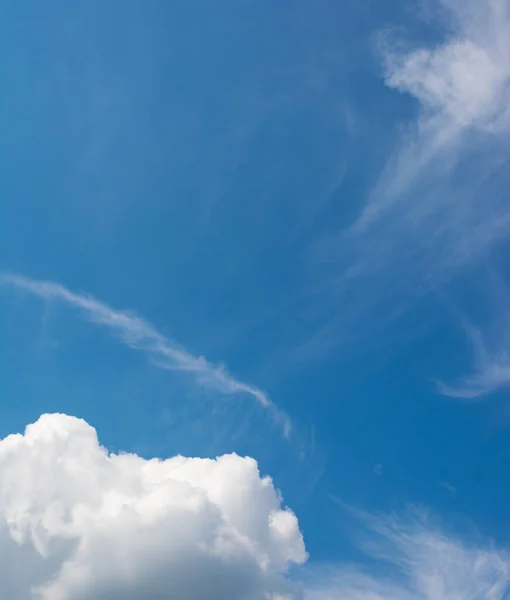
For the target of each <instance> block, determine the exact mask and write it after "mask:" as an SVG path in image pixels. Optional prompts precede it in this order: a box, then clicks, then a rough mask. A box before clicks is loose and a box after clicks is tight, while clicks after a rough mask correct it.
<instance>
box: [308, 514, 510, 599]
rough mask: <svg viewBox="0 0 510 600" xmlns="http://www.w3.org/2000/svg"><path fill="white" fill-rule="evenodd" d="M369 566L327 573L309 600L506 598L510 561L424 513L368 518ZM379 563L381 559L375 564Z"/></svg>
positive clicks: (509, 586)
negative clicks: (447, 529) (443, 528)
mask: <svg viewBox="0 0 510 600" xmlns="http://www.w3.org/2000/svg"><path fill="white" fill-rule="evenodd" d="M362 519H363V522H364V524H365V525H366V526H367V531H366V532H365V534H366V537H365V540H364V549H365V551H366V553H367V555H368V557H369V558H370V559H372V560H371V561H369V562H368V564H367V565H366V566H365V568H362V567H357V566H349V567H345V566H344V567H333V568H330V569H324V570H321V571H320V573H318V577H317V580H316V581H315V583H313V584H312V585H311V588H310V592H309V594H308V596H307V600H504V599H505V598H508V593H509V592H510V557H509V555H508V553H506V552H503V551H501V550H497V549H496V548H494V547H491V546H490V545H487V546H481V545H471V544H468V543H467V542H465V541H464V540H462V539H458V538H455V537H454V536H450V535H448V534H446V533H445V532H444V531H441V530H440V529H439V528H437V527H436V526H434V524H432V523H431V522H430V519H429V518H428V517H427V515H426V514H425V513H423V512H416V511H415V512H414V513H412V512H411V514H405V515H403V516H402V515H401V516H400V517H397V516H392V517H377V516H373V515H371V516H370V515H362ZM374 559H375V561H374Z"/></svg>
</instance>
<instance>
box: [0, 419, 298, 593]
mask: <svg viewBox="0 0 510 600" xmlns="http://www.w3.org/2000/svg"><path fill="white" fill-rule="evenodd" d="M0 481H1V485H0V556H1V559H0V597H2V598H9V599H10V600H36V599H37V600H68V599H69V600H70V599H72V600H117V599H119V600H120V599H123V600H139V599H140V598H144V600H166V599H168V600H170V599H171V598H178V599H179V600H214V599H217V600H242V599H245V600H275V599H277V598H289V599H293V598H297V597H298V591H297V590H296V589H295V588H294V587H293V585H292V584H291V583H290V581H289V580H288V578H287V576H286V574H287V571H288V568H289V565H290V564H292V563H298V564H300V563H303V562H304V561H305V560H306V558H307V555H306V552H305V548H304V543H303V538H302V535H301V533H300V530H299V526H298V521H297V518H296V517H295V515H294V514H293V513H292V512H291V511H290V510H288V509H286V508H284V507H282V499H281V497H280V495H279V493H278V491H277V490H276V489H275V488H274V486H273V483H272V480H271V479H270V478H269V477H261V475H260V473H259V471H258V467H257V463H256V461H255V460H253V459H251V458H242V457H240V456H237V455H235V454H231V455H225V456H221V457H218V458H216V459H214V460H212V459H200V458H185V457H183V456H175V457H172V458H169V459H166V460H160V459H151V460H146V459H144V458H141V457H140V456H137V455H134V454H110V453H108V452H107V450H106V449H105V448H103V447H102V446H101V445H100V444H99V442H98V439H97V435H96V432H95V430H94V429H93V428H92V427H91V426H90V425H88V424H87V423H86V422H85V421H83V420H81V419H78V418H75V417H71V416H66V415H62V414H52V415H50V414H47V415H43V416H42V417H40V419H39V420H38V421H37V422H36V423H34V424H32V425H29V426H28V427H27V428H26V431H25V433H24V434H15V435H9V436H8V437H6V438H5V439H3V440H0Z"/></svg>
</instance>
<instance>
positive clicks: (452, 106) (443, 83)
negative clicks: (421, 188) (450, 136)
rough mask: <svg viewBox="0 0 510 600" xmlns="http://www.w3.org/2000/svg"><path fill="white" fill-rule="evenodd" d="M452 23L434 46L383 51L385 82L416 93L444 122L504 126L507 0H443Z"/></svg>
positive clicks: (509, 75) (508, 80) (509, 66)
mask: <svg viewBox="0 0 510 600" xmlns="http://www.w3.org/2000/svg"><path fill="white" fill-rule="evenodd" d="M441 4H442V5H443V7H444V8H445V9H446V10H447V11H448V13H449V16H450V18H451V26H452V28H453V33H452V35H450V36H448V38H447V40H446V41H445V42H444V43H443V44H440V45H438V46H436V47H433V48H419V49H416V50H411V51H408V52H395V51H390V52H389V53H388V54H387V55H386V67H387V73H386V75H387V76H386V82H387V84H388V85H389V86H391V87H394V88H396V89H398V90H401V91H403V92H408V93H410V94H412V95H413V96H415V97H416V98H417V99H418V100H419V101H420V103H421V106H422V110H423V117H424V118H427V119H432V118H433V117H441V118H443V119H444V121H443V123H442V124H443V125H449V126H454V127H458V128H463V127H467V126H475V127H480V128H484V129H489V130H499V129H503V128H506V127H508V125H509V123H508V116H509V113H508V97H509V94H510V88H509V84H510V37H509V35H508V34H509V32H510V11H509V8H510V7H509V3H508V0H442V2H441Z"/></svg>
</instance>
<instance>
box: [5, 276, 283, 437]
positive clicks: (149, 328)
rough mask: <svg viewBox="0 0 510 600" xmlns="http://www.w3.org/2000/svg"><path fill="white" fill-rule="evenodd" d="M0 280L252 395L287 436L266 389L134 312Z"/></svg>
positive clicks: (41, 285)
mask: <svg viewBox="0 0 510 600" xmlns="http://www.w3.org/2000/svg"><path fill="white" fill-rule="evenodd" d="M0 283H1V284H3V285H10V286H14V287H16V288H20V289H23V290H25V291H27V292H30V293H31V294H35V295H36V296H39V297H40V298H42V299H44V300H58V301H60V302H64V303H66V304H68V305H70V306H72V307H74V308H76V309H78V310H79V311H80V312H81V313H83V314H84V315H85V316H86V318H87V319H88V320H89V321H91V322H93V323H96V324H98V325H102V326H104V327H106V328H107V329H109V330H110V331H112V332H113V333H114V334H116V336H118V338H119V339H120V340H121V341H122V342H123V343H124V344H125V345H126V346H128V347H129V348H132V349H134V350H139V351H141V352H143V353H145V354H146V355H147V356H148V357H149V358H150V359H151V360H152V361H153V362H154V363H155V364H156V365H157V366H158V367H160V368H163V369H168V370H178V371H185V372H187V373H190V374H192V375H193V376H194V377H195V379H196V381H197V382H198V383H199V384H200V385H202V386H204V387H206V388H209V389H215V390H218V391H219V392H222V393H224V394H246V395H249V396H251V397H252V398H254V399H255V400H256V401H257V403H258V404H260V405H261V406H262V407H264V408H265V409H266V410H267V411H269V412H270V413H271V416H272V417H273V419H274V420H275V422H277V423H278V425H279V426H281V427H282V428H283V431H284V434H285V436H286V437H288V436H289V435H290V432H291V429H292V425H291V421H290V418H289V417H288V416H287V415H286V414H285V413H284V412H283V411H281V410H279V409H278V408H277V407H276V406H275V405H274V403H273V402H272V401H271V399H270V398H269V397H268V395H267V394H266V393H265V392H263V391H262V390H260V389H259V388H257V387H256V386H253V385H250V384H248V383H245V382H243V381H240V380H238V379H236V378H235V377H233V376H232V375H230V374H229V373H228V371H227V370H226V369H225V368H224V367H223V366H217V365H214V364H211V363H210V362H208V361H207V360H206V359H205V358H204V357H203V356H198V357H197V356H194V355H193V354H191V353H189V352H187V351H186V350H184V349H183V348H181V347H180V346H179V345H178V344H176V343H174V342H172V341H170V340H169V339H168V338H166V337H165V336H164V335H162V334H161V333H160V332H159V331H157V330H156V329H155V328H154V326H153V325H151V324H150V323H149V322H148V321H145V320H144V319H142V318H141V317H139V316H137V315H136V314H134V313H131V312H126V311H119V310H115V309H113V308H112V307H110V306H108V305H107V304H105V303H104V302H101V301H99V300H97V299H96V298H93V297H92V296H88V295H83V294H77V293H75V292H72V291H71V290H69V289H67V288H66V287H65V286H63V285H61V284H59V283H54V282H51V281H39V280H34V279H30V278H28V277H23V276H21V275H16V274H3V275H1V277H0Z"/></svg>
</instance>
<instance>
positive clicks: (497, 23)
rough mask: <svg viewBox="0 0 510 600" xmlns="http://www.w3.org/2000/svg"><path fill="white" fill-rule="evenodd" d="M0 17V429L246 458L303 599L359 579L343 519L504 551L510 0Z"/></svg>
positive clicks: (61, 6) (22, 12)
mask: <svg viewBox="0 0 510 600" xmlns="http://www.w3.org/2000/svg"><path fill="white" fill-rule="evenodd" d="M0 14H1V23H2V24H1V31H0V39H1V45H2V51H1V57H2V58H1V64H2V67H1V73H2V88H1V89H2V94H1V137H0V139H1V156H0V168H1V173H0V175H1V180H0V185H1V241H0V269H1V271H2V285H1V286H0V307H1V313H2V325H1V333H2V346H1V361H2V369H1V372H0V386H1V398H2V399H1V413H0V414H1V419H0V438H3V437H5V436H7V435H8V434H10V433H14V432H22V431H23V430H24V427H25V426H26V425H27V424H29V423H32V422H34V421H36V420H37V419H38V417H39V416H40V415H41V414H43V413H57V412H60V413H66V414H69V415H73V416H77V417H81V418H83V419H85V420H86V421H87V422H88V423H90V424H91V425H92V426H93V427H95V428H96V430H97V432H98V435H99V439H100V441H101V443H102V444H103V445H104V446H106V447H107V448H108V449H110V450H112V451H115V452H117V451H121V450H122V451H125V452H135V453H137V454H139V455H141V456H143V457H145V458H150V457H153V456H159V457H163V458H164V457H169V456H174V455H176V454H183V455H185V456H202V457H215V456H218V455H222V454H224V453H230V452H236V453H238V454H240V455H242V456H244V455H249V456H252V457H254V458H255V459H256V460H257V461H258V463H259V467H260V470H261V473H262V474H270V475H271V476H272V477H273V480H274V483H275V486H276V487H277V488H278V489H279V490H281V492H282V494H283V497H284V500H285V504H286V505H288V506H289V507H291V508H292V510H293V511H294V512H295V513H296V515H297V518H298V520H299V525H300V528H301V531H302V532H303V536H304V540H305V544H306V548H307V551H308V553H309V556H310V557H309V559H308V562H307V566H306V567H300V568H298V569H297V570H296V572H294V571H293V572H292V574H291V577H292V578H294V579H296V580H300V581H301V580H308V578H312V579H313V580H314V582H315V583H313V584H310V585H311V586H312V587H313V589H314V590H315V591H314V592H313V593H314V594H317V595H318V596H317V597H320V598H335V600H336V598H337V597H338V598H340V597H341V596H335V595H334V594H335V593H336V594H340V593H341V592H340V591H338V589H339V590H341V589H343V588H342V585H347V584H345V583H338V584H337V583H335V581H336V580H335V577H330V576H329V575H328V576H324V578H328V581H327V583H325V582H324V581H321V577H322V575H320V574H318V573H319V571H320V569H321V568H322V567H323V566H324V565H328V569H329V568H331V566H332V565H333V567H334V569H335V572H336V570H340V571H342V569H343V568H344V565H346V564H347V563H351V562H352V561H354V562H355V563H356V564H358V563H359V564H367V559H366V557H365V556H364V555H363V553H362V552H360V550H359V548H358V546H357V544H356V543H355V541H353V538H355V539H356V534H355V533H354V534H353V533H352V531H351V529H352V528H353V527H354V529H355V528H356V526H354V525H353V516H352V514H351V511H352V510H355V511H362V514H363V515H365V517H363V518H362V520H364V521H366V519H368V517H366V515H373V514H383V515H388V514H406V515H408V514H409V512H408V511H409V510H411V509H410V508H409V507H410V506H414V507H417V506H419V507H421V508H420V509H419V510H420V511H427V514H431V515H434V517H433V518H434V519H438V520H439V521H440V522H441V526H440V529H441V531H447V532H448V534H445V535H448V536H450V535H451V536H453V538H454V539H455V540H458V539H461V540H462V542H458V543H459V544H461V545H462V544H465V545H467V546H469V547H472V545H474V546H476V548H479V547H480V548H482V547H483V548H486V547H487V548H488V547H491V548H492V547H495V548H498V549H499V550H498V551H501V552H502V553H504V552H505V548H506V547H510V511H509V508H508V507H509V506H510V485H509V474H508V466H509V464H510V437H509V426H510V409H509V405H508V393H509V388H510V385H508V384H509V383H510V316H509V314H510V313H509V306H510V304H509V300H510V288H509V287H508V285H509V284H508V277H509V276H510V262H509V260H508V256H509V254H508V248H509V244H508V240H509V239H510V238H509V237H508V234H509V233H510V205H509V203H508V190H509V189H510V185H509V184H510V169H509V164H508V162H509V159H510V151H509V147H510V146H509V145H508V142H509V133H510V112H509V110H508V106H509V105H510V92H509V90H510V42H509V40H510V12H509V5H508V2H507V1H506V0H463V2H461V1H460V0H441V1H438V2H435V1H432V0H431V1H430V2H425V0H423V2H411V3H410V2H406V1H404V0H391V2H380V1H376V0H364V1H362V2H359V1H356V2H354V1H351V0H347V1H345V2H341V3H340V2H333V1H329V0H296V1H295V2H283V1H280V2H275V1H274V0H273V1H271V2H270V1H268V0H258V1H256V2H255V1H251V0H218V1H216V2H211V1H206V0H194V1H184V0H175V1H169V0H166V1H163V0H162V1H160V0H153V1H151V2H141V1H131V0H123V1H122V2H121V1H117V0H111V1H108V2H105V1H104V0H103V1H99V0H91V1H88V2H82V3H75V2H63V1H57V0H48V1H46V2H34V1H26V2H5V3H3V6H2V8H1V12H0ZM87 298H89V304H87V303H86V302H87V300H86V299H87ZM90 298H92V299H90ZM119 311H129V315H128V316H127V317H124V318H125V322H123V323H121V324H120V325H119V324H118V323H117V322H116V321H115V319H116V318H117V317H119ZM137 319H141V320H143V322H142V321H139V320H137ZM114 321H115V322H114ZM133 327H135V328H136V327H138V328H142V329H143V328H145V329H143V331H142V332H141V333H140V330H139V329H137V331H135V333H133ZM133 336H134V337H133ZM353 507H355V508H353ZM412 510H415V509H412ZM405 518H408V517H405ZM409 518H410V519H411V517H409ZM421 518H422V517H420V519H421ZM354 520H356V519H354ZM424 527H425V526H424ZM427 527H428V526H427ZM457 536H460V537H457ZM462 547H463V548H464V546H462ZM480 551H481V550H480ZM459 560H460V559H459ZM501 560H503V559H501ZM505 560H506V559H505ZM360 568H361V567H360ZM300 569H301V570H300ZM303 569H304V570H303ZM383 571H384V568H383ZM509 572H510V571H509ZM310 573H313V576H312V575H310ZM388 576H389V575H388ZM340 577H341V576H340ZM374 577H375V578H377V577H376V576H375V575H374ZM397 579H398V582H397V584H396V585H402V586H404V587H405V586H407V585H410V586H411V587H412V585H411V584H409V583H406V582H404V583H402V581H401V578H399V577H397ZM316 580H318V581H316ZM330 580H332V582H331V581H330ZM371 581H372V580H371ZM374 581H375V580H374ZM374 581H372V583H373V584H374V585H377V583H374ZM306 585H308V583H307V584H306ZM353 585H354V584H353ZM367 585H368V584H367ZM370 585H372V584H370ZM381 585H382V584H381ZM335 586H339V587H338V589H337V588H335ZM324 588H326V589H327V590H328V591H324ZM335 589H337V591H335ZM346 589H347V588H346ZM350 589H351V588H349V590H350ZM381 589H382V588H381ZM381 589H379V591H378V593H379V596H377V598H385V599H386V598H389V597H391V593H390V594H389V595H384V593H387V592H384V591H381ZM452 589H453V588H452ZM483 589H485V588H483ZM498 589H499V588H498ZM317 590H318V591H317ZM332 590H333V591H332ZM416 590H418V591H416ZM310 593H312V592H310ZM344 593H345V594H346V595H345V596H342V597H345V598H348V600H350V598H353V599H358V598H365V597H366V598H368V595H367V596H363V595H358V596H356V595H354V594H355V592H353V591H352V590H351V591H349V592H344ZM360 593H362V592H360ZM363 593H364V592H363ZM367 593H368V592H367ZM399 593H400V592H399ZM405 593H409V594H411V593H416V594H417V595H416V596H411V595H409V596H404V595H402V598H405V599H407V598H428V599H436V598H437V599H439V598H447V597H448V598H450V597H451V598H468V596H467V595H458V596H453V595H452V596H448V595H447V593H446V592H445V591H443V595H441V592H437V590H436V591H435V592H434V591H433V592H430V591H428V592H424V591H423V590H422V589H421V588H419V586H418V587H417V588H416V589H414V588H413V590H411V591H409V590H407V591H406V592H405ZM420 593H421V594H422V595H419V594H420ZM427 593H428V594H429V595H426V594H427ZM505 593H506V592H505V591H502V592H501V593H500V595H494V596H489V595H486V594H488V592H487V593H486V592H479V593H478V595H476V596H473V598H475V597H476V598H486V597H487V598H504V597H506V596H505V595H504V594H505ZM325 594H326V595H325ZM327 594H329V595H327ZM348 594H351V595H350V596H349V595H348ZM434 594H435V595H434ZM197 597H198V596H197ZM254 597H255V596H254ZM374 597H375V596H374ZM394 597H397V595H396V592H395V593H394ZM398 597H399V598H400V596H398ZM469 597H470V598H471V596H469ZM275 598H276V596H275Z"/></svg>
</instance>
